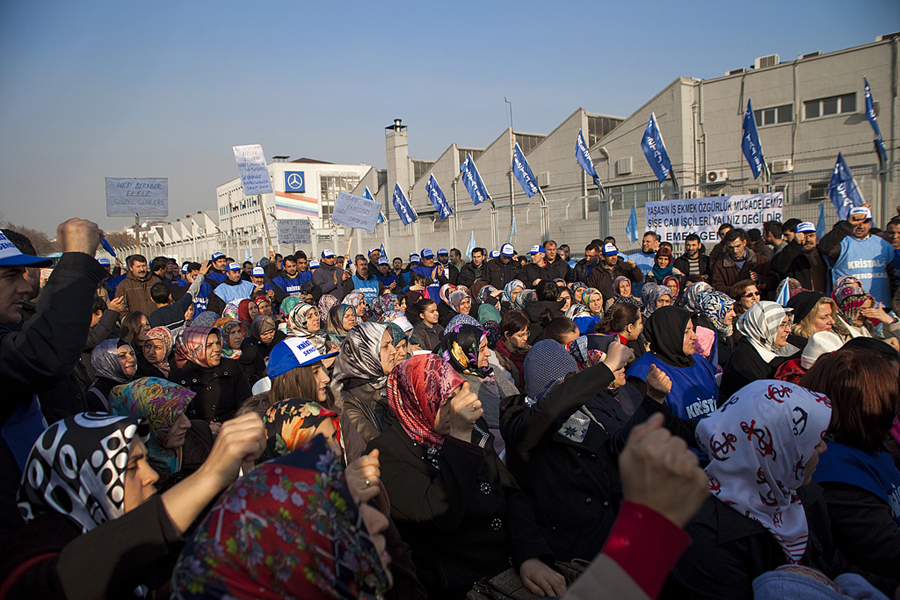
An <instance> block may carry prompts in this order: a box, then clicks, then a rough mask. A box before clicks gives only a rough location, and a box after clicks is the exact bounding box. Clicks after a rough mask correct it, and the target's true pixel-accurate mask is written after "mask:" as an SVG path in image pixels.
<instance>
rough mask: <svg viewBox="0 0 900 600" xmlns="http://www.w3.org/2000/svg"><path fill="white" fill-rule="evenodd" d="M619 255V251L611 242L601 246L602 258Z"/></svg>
mask: <svg viewBox="0 0 900 600" xmlns="http://www.w3.org/2000/svg"><path fill="white" fill-rule="evenodd" d="M618 253H619V249H618V248H616V245H615V244H613V243H612V242H609V243H607V244H603V256H613V255H615V254H618Z"/></svg>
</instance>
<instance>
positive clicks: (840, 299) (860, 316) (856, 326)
mask: <svg viewBox="0 0 900 600" xmlns="http://www.w3.org/2000/svg"><path fill="white" fill-rule="evenodd" d="M833 296H834V301H835V303H837V306H838V309H840V317H841V319H843V321H844V323H846V324H847V326H848V329H849V330H850V335H851V336H852V337H877V338H882V339H889V338H890V337H898V333H900V322H898V320H897V319H895V318H893V317H891V316H890V315H889V314H887V312H885V310H884V309H883V308H881V306H880V305H878V303H877V302H876V301H875V298H874V297H872V295H871V294H869V293H868V292H866V291H865V290H864V289H863V288H861V287H858V286H856V285H852V284H849V285H844V286H843V287H841V288H839V289H837V290H835V292H834V294H833ZM879 326H881V328H880V329H879Z"/></svg>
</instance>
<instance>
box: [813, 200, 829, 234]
mask: <svg viewBox="0 0 900 600" xmlns="http://www.w3.org/2000/svg"><path fill="white" fill-rule="evenodd" d="M826 229H827V226H826V225H825V205H824V204H822V203H821V202H820V203H819V222H818V223H816V235H817V236H818V237H819V239H820V240H821V239H822V237H823V236H824V235H825V233H826V231H825V230H826Z"/></svg>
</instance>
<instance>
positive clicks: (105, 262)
mask: <svg viewBox="0 0 900 600" xmlns="http://www.w3.org/2000/svg"><path fill="white" fill-rule="evenodd" d="M97 262H98V263H100V264H101V265H103V266H104V267H108V266H110V265H111V264H112V263H111V262H109V259H108V258H106V257H105V256H101V257H100V258H98V259H97Z"/></svg>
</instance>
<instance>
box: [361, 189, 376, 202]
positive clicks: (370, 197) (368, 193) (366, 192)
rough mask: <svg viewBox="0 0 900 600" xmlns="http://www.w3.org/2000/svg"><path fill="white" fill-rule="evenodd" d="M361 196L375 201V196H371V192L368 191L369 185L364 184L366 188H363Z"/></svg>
mask: <svg viewBox="0 0 900 600" xmlns="http://www.w3.org/2000/svg"><path fill="white" fill-rule="evenodd" d="M362 197H363V198H367V199H369V200H372V201H373V202H374V201H375V198H373V197H372V192H370V191H369V186H366V189H364V190H363V195H362Z"/></svg>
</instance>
